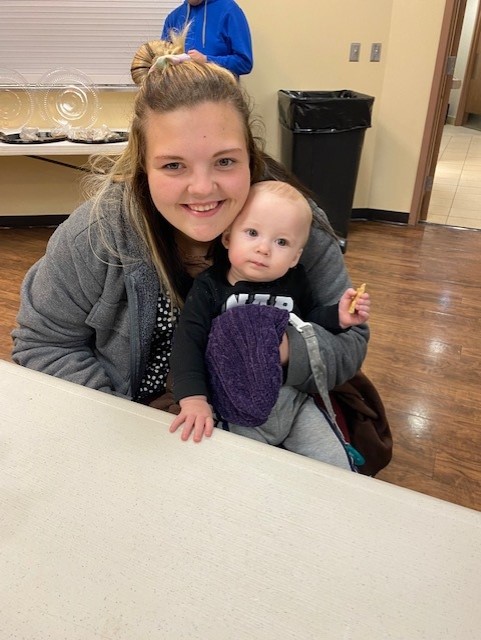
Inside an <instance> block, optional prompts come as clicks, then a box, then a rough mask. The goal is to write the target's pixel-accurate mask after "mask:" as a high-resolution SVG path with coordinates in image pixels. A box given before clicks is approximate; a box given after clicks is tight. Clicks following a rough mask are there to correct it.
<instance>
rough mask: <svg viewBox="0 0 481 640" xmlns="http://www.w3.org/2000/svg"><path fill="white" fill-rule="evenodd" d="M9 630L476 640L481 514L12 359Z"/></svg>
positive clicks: (4, 527)
mask: <svg viewBox="0 0 481 640" xmlns="http://www.w3.org/2000/svg"><path fill="white" fill-rule="evenodd" d="M0 380H1V384H0V442H1V449H0V513H1V532H0V536H1V544H0V585H1V591H0V603H1V604H0V610H1V612H0V629H1V631H0V637H1V638H18V639H20V638H22V639H29V640H47V639H48V640H61V639H64V638H67V639H68V640H94V639H102V640H106V639H108V640H110V639H112V640H113V639H116V640H119V639H121V640H151V639H155V640H184V639H196V640H231V639H232V640H289V639H296V640H307V639H314V638H315V639H316V640H319V639H324V638H328V639H333V640H351V639H352V640H354V639H355V640H378V639H379V640H388V639H392V638H395V639H399V640H416V639H420V638H423V639H426V640H437V639H441V638H443V639H444V638H445V639H448V638H449V639H450V640H453V639H459V640H475V639H476V640H477V639H479V638H480V637H481V607H480V598H481V513H478V512H477V511H471V510H469V509H465V508H463V507H459V506H456V505H453V504H449V503H446V502H443V501H440V500H437V499H434V498H430V497H427V496H424V495H421V494H418V493H415V492H412V491H409V490H406V489H402V488H399V487H395V486H392V485H389V484H387V483H383V482H382V481H380V480H375V479H372V478H367V477H363V476H358V475H355V474H350V473H348V472H345V471H343V470H340V469H335V468H332V467H329V466H326V465H323V464H322V463H319V462H315V461H312V460H308V459H305V458H302V457H300V456H297V455H296V454H292V453H288V452H286V451H282V450H279V449H276V448H274V447H269V446H267V445H262V444H259V443H256V442H254V441H251V440H248V439H244V438H241V437H239V436H235V435H232V434H229V433H225V432H222V431H216V432H215V434H214V436H213V437H212V439H211V440H210V441H206V442H203V443H201V444H200V445H194V444H193V443H191V442H188V443H183V442H181V441H180V438H179V436H178V435H172V434H169V433H168V431H167V426H168V424H169V422H170V420H171V416H169V415H167V414H164V413H161V412H159V411H156V410H155V409H151V408H148V407H143V406H139V405H136V404H134V403H130V402H128V401H126V400H123V399H119V398H115V397H111V396H108V395H106V394H102V393H100V392H96V391H92V390H89V389H85V388H83V387H80V386H76V385H73V384H70V383H67V382H65V381H61V380H57V379H55V378H52V377H49V376H46V375H43V374H40V373H37V372H33V371H28V370H25V369H22V368H21V367H18V366H17V365H14V364H11V363H6V362H0Z"/></svg>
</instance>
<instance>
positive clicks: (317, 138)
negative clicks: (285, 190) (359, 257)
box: [278, 89, 374, 251]
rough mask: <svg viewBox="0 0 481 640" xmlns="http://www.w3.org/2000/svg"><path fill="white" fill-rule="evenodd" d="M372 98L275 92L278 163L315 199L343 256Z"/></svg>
mask: <svg viewBox="0 0 481 640" xmlns="http://www.w3.org/2000/svg"><path fill="white" fill-rule="evenodd" d="M373 103H374V98H373V97H372V96H367V95H364V94H362V93H356V92H355V91H350V90H348V89H343V90H340V91H290V90H285V89H281V90H280V91H278V107H279V121H280V124H281V160H282V162H283V164H284V165H285V166H286V167H287V168H288V169H290V170H291V171H292V173H294V175H295V176H296V177H297V178H299V180H300V181H301V182H302V183H303V184H304V185H305V186H306V187H308V188H309V189H310V190H311V191H312V192H313V193H314V195H315V196H316V200H317V202H318V204H319V206H320V207H321V208H322V209H324V211H325V212H326V214H327V217H328V218H329V221H330V223H331V225H332V227H333V228H334V231H335V232H336V233H337V235H338V236H339V242H340V244H341V248H342V249H343V251H344V250H345V248H346V243H347V240H346V239H347V232H348V225H349V219H350V217H351V211H352V202H353V200H354V191H355V189H356V180H357V174H358V171H359V164H360V160H361V151H362V145H363V142H364V134H365V132H366V129H367V128H369V127H370V126H371V112H372V105H373Z"/></svg>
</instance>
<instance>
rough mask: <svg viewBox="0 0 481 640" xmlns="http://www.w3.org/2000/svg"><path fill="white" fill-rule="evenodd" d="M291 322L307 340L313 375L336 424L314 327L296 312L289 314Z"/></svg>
mask: <svg viewBox="0 0 481 640" xmlns="http://www.w3.org/2000/svg"><path fill="white" fill-rule="evenodd" d="M289 324H291V325H292V326H293V327H294V329H296V330H297V331H299V333H300V334H301V335H302V337H303V338H304V340H305V341H306V347H307V353H308V356H309V362H310V364H311V370H312V375H313V376H314V380H315V383H316V387H317V391H318V393H319V395H320V396H321V398H322V401H323V402H324V405H325V407H326V410H327V412H328V414H329V417H330V418H331V420H333V422H334V424H337V423H336V414H335V413H334V409H333V407H332V403H331V399H330V398H329V393H328V391H327V382H326V367H325V365H324V362H323V361H322V358H321V354H320V352H319V345H318V344H317V336H316V334H315V332H314V329H313V328H312V324H310V323H309V322H304V321H303V320H301V319H300V318H299V317H298V316H296V314H295V313H290V314H289Z"/></svg>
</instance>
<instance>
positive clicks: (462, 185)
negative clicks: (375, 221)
mask: <svg viewBox="0 0 481 640" xmlns="http://www.w3.org/2000/svg"><path fill="white" fill-rule="evenodd" d="M480 5H481V1H480V0H448V1H447V2H446V7H445V14H444V19H443V27H442V31H441V37H440V43H439V49H438V56H437V62H436V69H435V74H434V78H433V86H432V91H431V98H430V104H429V110H428V118H427V122H426V129H425V136H424V138H423V147H422V150H421V158H420V162H419V166H418V174H417V180H416V188H415V193H414V196H413V202H412V207H411V214H410V217H409V223H410V224H416V223H417V222H418V221H426V222H432V223H436V224H444V225H448V226H461V227H469V228H479V229H481V127H480V129H479V130H478V129H477V128H476V126H475V125H476V120H478V121H479V122H481V115H477V114H476V115H469V114H470V113H473V112H474V110H475V109H478V107H479V112H480V114H481V64H478V62H477V60H478V57H479V55H477V53H478V49H479V53H481V47H480V46H479V45H478V43H479V41H480V40H481V26H480V25H481V16H480V11H481V9H480ZM456 57H458V60H457V62H456ZM455 62H456V64H455ZM478 68H479V69H478ZM456 72H457V76H456V81H455V84H453V74H455V73H456ZM477 75H478V76H479V82H477V83H472V82H470V81H469V80H465V79H471V78H472V77H473V76H474V77H476V76H477ZM460 77H461V79H462V80H461V81H460V80H459V78H460ZM456 83H457V84H458V85H461V87H462V91H457V90H456V89H457V87H456ZM478 96H479V98H478ZM468 109H471V110H472V111H471V112H470V111H468ZM473 118H474V119H475V121H474V123H473ZM472 127H474V128H472ZM416 189H417V191H416Z"/></svg>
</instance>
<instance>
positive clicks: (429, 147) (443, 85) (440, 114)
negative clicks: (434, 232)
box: [408, 0, 467, 225]
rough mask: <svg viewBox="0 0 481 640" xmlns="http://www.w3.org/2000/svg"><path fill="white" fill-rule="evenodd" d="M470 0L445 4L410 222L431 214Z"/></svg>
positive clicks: (412, 223)
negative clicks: (453, 59)
mask: <svg viewBox="0 0 481 640" xmlns="http://www.w3.org/2000/svg"><path fill="white" fill-rule="evenodd" d="M466 2H467V0H446V5H445V7H444V16H443V21H442V26H441V34H440V38H439V45H438V53H437V56H436V64H435V67H434V76H433V81H432V85H431V94H430V97H429V104H428V111H427V115H426V122H425V126H424V134H423V139H422V143H421V151H420V155H419V161H418V169H417V173H416V181H415V183H414V191H413V197H412V200H411V208H410V211H409V218H408V224H410V225H415V224H417V223H418V222H419V221H420V220H425V219H426V216H427V211H428V208H429V200H430V198H431V190H432V182H433V180H434V172H435V171H436V164H437V161H438V155H439V148H440V146H441V138H442V135H443V127H444V124H445V121H446V114H447V110H448V102H449V93H450V91H451V86H452V82H453V73H454V65H452V68H451V69H448V67H447V64H448V58H449V57H452V56H456V54H457V52H458V47H459V40H460V38H461V29H462V27H463V18H464V12H465V9H466Z"/></svg>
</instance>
